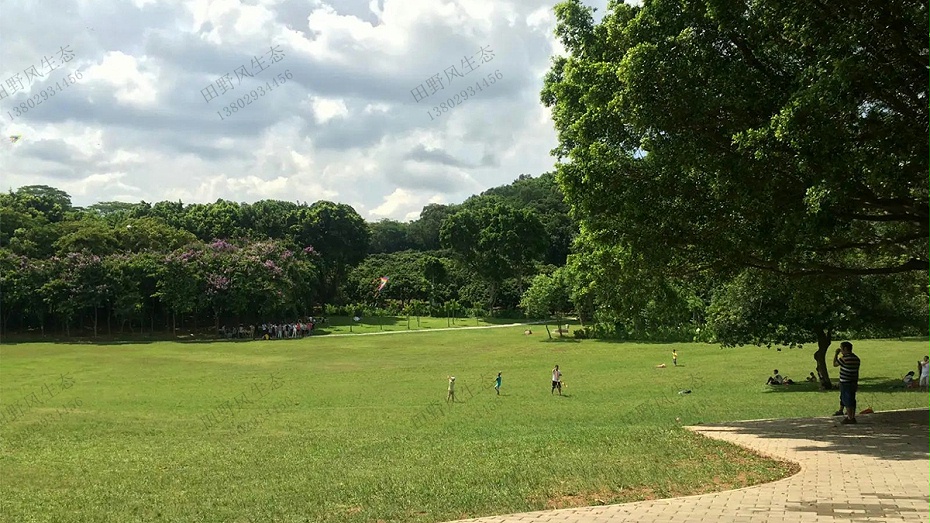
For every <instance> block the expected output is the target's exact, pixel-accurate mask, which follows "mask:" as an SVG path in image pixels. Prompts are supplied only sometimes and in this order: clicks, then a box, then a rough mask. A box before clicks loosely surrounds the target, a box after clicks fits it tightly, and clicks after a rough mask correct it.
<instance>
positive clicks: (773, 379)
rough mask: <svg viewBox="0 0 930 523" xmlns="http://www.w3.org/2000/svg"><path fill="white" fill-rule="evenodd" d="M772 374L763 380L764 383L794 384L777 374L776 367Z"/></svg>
mask: <svg viewBox="0 0 930 523" xmlns="http://www.w3.org/2000/svg"><path fill="white" fill-rule="evenodd" d="M772 374H774V376H769V379H768V381H766V382H765V384H766V385H794V382H793V381H791V380H790V379H788V378H787V377H783V376H782V375H781V374H779V373H778V369H775V370H774V371H773V372H772Z"/></svg>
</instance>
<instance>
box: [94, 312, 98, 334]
mask: <svg viewBox="0 0 930 523" xmlns="http://www.w3.org/2000/svg"><path fill="white" fill-rule="evenodd" d="M94 337H95V338H96V337H97V307H94Z"/></svg>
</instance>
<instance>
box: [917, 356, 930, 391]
mask: <svg viewBox="0 0 930 523" xmlns="http://www.w3.org/2000/svg"><path fill="white" fill-rule="evenodd" d="M918 364H919V365H920V382H919V385H920V388H922V389H924V390H927V378H928V377H930V356H924V359H923V361H920V362H918Z"/></svg>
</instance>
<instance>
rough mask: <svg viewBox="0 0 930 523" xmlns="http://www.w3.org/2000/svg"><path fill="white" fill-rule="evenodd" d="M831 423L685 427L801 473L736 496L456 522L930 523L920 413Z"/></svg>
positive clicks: (929, 461)
mask: <svg viewBox="0 0 930 523" xmlns="http://www.w3.org/2000/svg"><path fill="white" fill-rule="evenodd" d="M839 421H840V418H799V419H779V420H773V419H767V420H752V421H742V422H734V423H728V424H713V425H701V426H696V427H688V429H689V430H692V431H694V432H696V433H698V434H702V435H704V436H706V437H709V438H714V439H718V440H723V441H727V442H730V443H733V444H736V445H740V446H742V447H745V448H747V449H749V450H751V451H753V452H756V453H758V454H760V455H764V456H767V457H770V458H773V459H776V460H783V461H790V462H794V463H797V464H798V465H800V467H801V468H800V471H799V472H797V473H796V474H794V475H792V476H788V477H786V478H782V479H779V480H776V481H773V482H771V483H763V484H760V485H754V486H751V487H743V488H739V489H735V490H728V491H723V492H714V493H710V494H699V495H693V496H685V497H680V498H670V499H659V500H650V501H637V502H633V503H623V504H618V505H602V506H596V507H579V508H572V509H559V510H547V511H538V512H525V513H521V514H510V515H505V516H489V517H482V518H475V519H467V520H460V521H459V522H458V523H466V522H468V523H536V522H539V523H542V522H546V523H601V522H605V523H606V522H612V523H625V522H631V523H632V522H663V523H677V522H681V523H685V522H688V523H690V522H720V523H724V522H727V523H730V522H733V523H743V522H745V523H749V522H757V521H772V522H786V523H787V522H801V523H808V522H816V523H820V522H835V521H850V522H865V521H923V522H927V521H930V452H928V409H925V408H921V409H907V410H898V411H886V412H877V413H875V414H870V415H864V416H860V417H859V423H858V424H856V425H842V424H840V423H839Z"/></svg>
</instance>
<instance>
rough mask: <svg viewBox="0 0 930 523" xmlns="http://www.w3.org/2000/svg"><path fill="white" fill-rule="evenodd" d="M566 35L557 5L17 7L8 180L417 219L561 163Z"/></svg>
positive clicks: (6, 99)
mask: <svg viewBox="0 0 930 523" xmlns="http://www.w3.org/2000/svg"><path fill="white" fill-rule="evenodd" d="M590 5H592V6H594V7H596V8H598V10H599V13H598V14H602V12H603V10H604V8H605V6H606V0H598V1H595V2H591V3H590ZM554 23H555V17H554V15H553V13H552V2H548V1H543V0H242V1H240V0H192V1H190V2H179V1H175V0H132V1H131V2H120V1H117V0H94V1H90V0H53V1H51V2H42V3H40V2H39V1H38V0H21V1H19V2H15V3H12V4H11V3H6V4H4V7H3V16H2V17H0V34H3V36H4V38H3V40H4V45H3V46H2V48H0V85H3V86H5V88H6V90H5V91H2V92H0V117H2V118H4V124H3V133H4V134H5V135H11V134H22V135H23V139H22V140H20V141H19V142H18V143H16V144H9V143H7V144H6V145H5V146H4V147H0V165H3V166H4V169H3V179H4V185H5V186H8V187H12V188H15V187H18V186H21V185H26V184H35V183H44V184H48V185H54V186H57V187H60V188H62V189H64V190H66V191H68V192H69V193H71V195H72V197H73V199H74V201H75V203H76V204H77V205H89V204H92V203H94V202H97V201H103V200H114V199H116V200H125V201H137V200H145V201H148V202H154V201H159V200H164V199H169V200H177V199H181V200H182V201H184V202H190V203H194V202H208V201H215V200H216V199H218V198H223V199H229V200H236V201H246V202H251V201H256V200H259V199H263V198H275V199H282V200H289V201H306V202H313V201H316V200H319V199H329V200H333V201H341V202H345V203H348V204H350V205H353V206H354V207H355V208H356V209H357V210H358V211H359V212H360V213H361V214H362V215H363V216H365V217H366V218H367V219H380V218H385V217H389V218H393V219H400V220H406V219H415V218H416V217H417V215H418V214H419V211H420V209H421V208H422V207H423V206H424V205H426V204H428V203H454V202H458V201H462V200H464V199H465V198H466V197H468V196H469V195H471V194H473V193H475V192H480V191H482V190H484V189H487V188H488V187H491V186H495V185H500V184H505V183H509V182H511V181H512V180H513V179H515V178H516V177H517V176H518V175H519V174H521V173H534V174H539V173H542V172H545V171H548V170H551V169H552V166H553V163H554V160H553V159H552V158H551V157H550V156H549V151H550V150H551V149H552V148H553V147H554V146H555V143H556V141H555V139H556V137H555V132H554V130H553V127H552V122H551V117H550V115H549V112H548V110H546V109H545V108H543V107H541V105H540V103H539V91H540V89H541V86H542V78H543V75H544V74H545V72H546V70H547V69H548V67H549V63H550V56H551V55H552V53H558V52H560V47H559V46H558V44H557V42H556V41H555V39H554V36H553V34H552V30H553V28H554ZM62 51H65V52H64V53H63V52H62ZM67 53H71V55H72V56H71V58H70V59H68V60H65V57H67V56H68V54H67ZM488 53H490V54H488ZM483 56H484V57H485V58H484V61H482V57H483ZM487 56H490V57H491V58H490V59H488V58H487ZM470 64H473V66H472V69H469V66H470ZM52 66H55V67H52ZM77 71H79V72H80V73H81V78H80V79H77V80H76V81H73V80H72V79H71V78H74V77H73V76H72V77H69V76H68V75H74V74H75V72H77ZM495 72H499V76H501V77H502V78H501V79H499V80H497V79H495V82H494V83H491V82H490V79H489V78H488V76H489V75H491V77H495ZM35 73H42V74H41V76H37V75H36V74H35ZM16 77H18V78H19V79H20V81H21V82H22V85H21V86H17V89H15V90H14V89H13V86H14V85H13V84H15V78H16ZM11 79H13V84H11V83H10V82H11ZM469 89H470V90H471V92H472V93H473V94H468V96H467V97H466V96H465V95H464V94H463V92H465V93H466V94H467V93H468V91H469ZM4 92H5V93H6V94H5V96H4V94H3V93H4ZM43 93H44V94H43ZM450 101H451V104H450V103H449V102H450ZM443 103H446V105H447V106H446V107H444V108H443V107H440V105H441V104H443ZM449 105H452V107H448V106H449ZM23 107H25V109H24V108H23ZM434 108H435V110H434ZM4 188H6V187H4Z"/></svg>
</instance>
